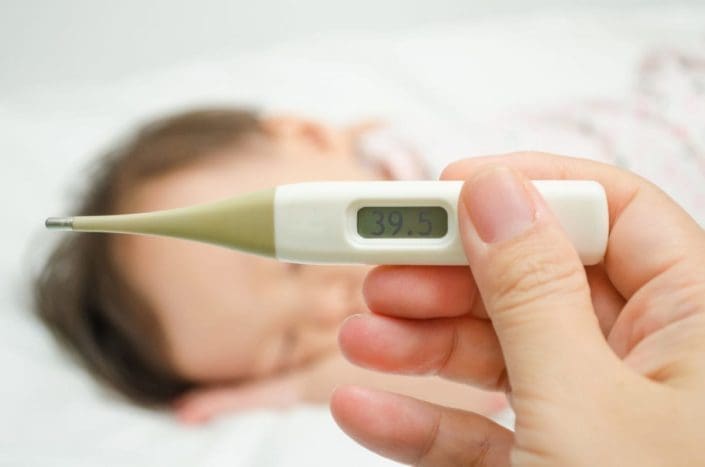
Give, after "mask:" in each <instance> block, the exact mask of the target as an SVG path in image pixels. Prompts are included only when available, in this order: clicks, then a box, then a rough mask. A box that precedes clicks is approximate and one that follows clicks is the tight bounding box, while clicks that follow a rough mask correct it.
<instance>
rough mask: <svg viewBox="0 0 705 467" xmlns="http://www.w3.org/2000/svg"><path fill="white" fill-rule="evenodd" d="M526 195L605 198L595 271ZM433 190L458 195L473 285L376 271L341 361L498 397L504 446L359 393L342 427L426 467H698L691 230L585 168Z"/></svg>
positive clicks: (563, 161)
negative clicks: (590, 184)
mask: <svg viewBox="0 0 705 467" xmlns="http://www.w3.org/2000/svg"><path fill="white" fill-rule="evenodd" d="M494 164H501V165H503V166H507V167H509V168H510V169H507V168H501V167H497V166H496V165H494ZM527 177H528V178H530V179H580V178H584V179H594V180H597V181H599V182H600V183H602V185H603V186H604V187H605V189H606V191H607V196H608V202H609V207H610V226H611V231H610V238H609V245H608V250H607V254H606V257H605V260H604V263H603V264H601V265H598V266H594V267H589V268H587V269H585V268H583V267H582V266H581V264H580V262H579V259H578V256H577V254H576V252H575V250H574V248H573V247H572V245H571V244H570V243H569V242H568V240H567V239H566V237H565V235H564V233H563V231H562V230H561V228H560V226H559V225H558V224H557V222H556V219H555V218H554V217H553V216H552V214H551V212H550V211H549V209H548V208H547V206H546V205H545V204H544V202H543V200H542V199H541V198H540V196H539V195H538V194H537V192H536V191H535V190H534V188H533V186H532V185H531V184H530V183H528V180H527ZM443 178H446V179H465V180H468V181H467V182H466V183H465V185H464V187H463V190H462V193H461V197H460V201H459V223H460V229H461V235H462V238H463V242H464V246H465V252H466V255H467V257H468V261H469V263H470V268H469V269H468V268H462V267H460V268H457V267H456V268H438V267H380V268H377V269H375V270H373V271H372V272H371V273H370V275H369V277H368V279H367V282H366V286H365V295H366V298H367V301H368V304H369V306H370V308H371V309H372V311H373V312H375V313H376V314H372V315H368V316H355V317H352V318H350V319H348V321H346V323H345V324H344V325H343V327H342V328H341V331H340V335H339V340H340V344H341V347H342V349H343V351H344V353H345V354H346V355H347V357H348V358H349V359H350V360H351V361H353V362H355V363H357V364H360V365H363V366H366V367H370V368H376V369H380V370H385V371H389V372H397V373H407V374H438V375H441V376H444V377H446V378H450V379H453V380H457V381H463V382H466V383H468V384H473V385H479V386H482V387H485V388H494V389H504V390H505V391H508V393H509V396H510V400H511V404H512V407H513V408H514V410H515V412H516V428H515V430H516V431H515V432H514V433H512V432H510V431H508V430H505V429H504V428H502V427H500V426H498V425H496V424H494V423H493V422H491V421H489V420H488V419H486V418H484V417H480V416H479V415H476V414H473V413H470V412H466V411H459V410H454V409H447V408H445V407H441V406H437V405H433V404H429V403H425V402H420V401H417V400H415V399H411V398H408V397H403V396H398V395H393V394H389V393H384V392H377V391H371V390H366V389H362V388H358V387H344V388H340V389H338V390H337V391H336V393H335V394H334V395H333V398H332V401H331V408H332V411H333V415H334V416H335V418H336V420H337V421H338V423H339V424H340V425H341V427H342V428H343V429H344V430H345V431H346V432H347V433H348V434H350V435H351V436H352V437H353V438H355V439H356V440H358V441H359V442H360V443H362V444H364V445H365V446H367V447H369V448H370V449H373V450H375V451H377V452H379V453H381V454H383V455H386V456H388V457H391V458H394V459H397V460H399V461H402V462H407V463H414V464H420V465H508V464H511V465H558V466H566V465H600V466H605V465H620V466H632V465H635V466H636V465H639V466H642V465H669V466H675V465H705V451H703V449H702V446H703V445H705V428H704V427H703V420H705V398H704V397H703V393H704V391H705V234H704V233H703V230H702V228H701V227H699V226H698V225H697V224H696V223H695V222H694V221H693V220H692V219H691V218H690V217H689V216H688V215H687V214H686V213H685V212H684V211H683V210H681V209H680V208H679V207H678V206H677V205H676V204H674V203H673V201H672V200H671V199H669V198H668V197H667V196H666V195H665V194H664V193H663V192H661V191H660V190H658V189H657V188H656V187H654V186H653V185H651V184H649V183H648V182H646V181H644V180H642V179H640V178H638V177H637V176H635V175H632V174H630V173H627V172H624V171H621V170H618V169H616V168H613V167H610V166H606V165H602V164H597V163H593V162H588V161H584V160H578V159H569V158H561V157H557V156H550V155H545V154H514V155H509V156H503V157H490V158H479V159H471V160H466V161H462V162H459V163H456V164H453V165H452V166H450V167H449V168H448V169H446V171H445V172H444V177H443ZM470 270H472V274H471V273H470Z"/></svg>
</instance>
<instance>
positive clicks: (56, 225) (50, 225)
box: [44, 217, 73, 230]
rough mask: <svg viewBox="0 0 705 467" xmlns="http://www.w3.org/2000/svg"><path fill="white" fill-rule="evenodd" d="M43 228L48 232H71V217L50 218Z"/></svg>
mask: <svg viewBox="0 0 705 467" xmlns="http://www.w3.org/2000/svg"><path fill="white" fill-rule="evenodd" d="M44 226H45V227H46V228H47V229H49V230H73V217H50V218H48V219H47V220H46V221H45V222H44Z"/></svg>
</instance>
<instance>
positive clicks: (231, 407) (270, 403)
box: [172, 373, 301, 425]
mask: <svg viewBox="0 0 705 467" xmlns="http://www.w3.org/2000/svg"><path fill="white" fill-rule="evenodd" d="M300 398H301V379H300V377H299V375H298V374H296V373H294V374H286V375H279V376H275V377H270V378H266V379H262V380H257V381H248V382H244V383H239V384H237V383H231V384H224V385H219V386H203V387H198V388H196V389H193V390H191V391H189V392H188V393H186V394H185V395H183V396H181V397H180V398H179V399H177V400H176V401H175V402H174V403H173V404H172V408H173V410H174V413H175V415H176V418H177V419H178V420H179V421H181V422H183V423H186V424H189V425H198V424H202V423H206V422H209V421H211V420H212V419H214V418H216V417H220V416H223V415H225V414H228V413H233V412H242V411H245V410H254V409H283V408H287V407H290V406H292V405H294V404H295V403H297V402H299V401H300Z"/></svg>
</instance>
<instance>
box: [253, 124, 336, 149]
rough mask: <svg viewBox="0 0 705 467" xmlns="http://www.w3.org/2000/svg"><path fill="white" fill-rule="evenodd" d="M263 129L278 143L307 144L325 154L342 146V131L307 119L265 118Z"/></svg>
mask: <svg viewBox="0 0 705 467" xmlns="http://www.w3.org/2000/svg"><path fill="white" fill-rule="evenodd" d="M262 127H263V128H264V131H265V132H266V133H267V135H268V136H269V137H270V138H272V139H273V140H275V141H278V142H283V143H290V142H305V143H308V144H311V145H313V146H315V147H316V148H318V149H319V150H321V151H325V152H331V151H332V150H334V149H336V148H337V147H338V145H339V144H340V138H341V132H340V131H338V130H336V129H334V128H331V127H328V126H326V125H324V124H322V123H320V122H315V121H313V120H308V119H305V118H300V117H293V116H272V117H264V118H263V119H262Z"/></svg>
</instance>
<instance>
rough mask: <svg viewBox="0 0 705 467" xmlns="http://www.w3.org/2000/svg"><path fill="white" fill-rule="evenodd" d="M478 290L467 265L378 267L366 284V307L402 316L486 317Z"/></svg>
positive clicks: (390, 314) (371, 272) (370, 274)
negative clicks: (477, 293) (477, 298)
mask: <svg viewBox="0 0 705 467" xmlns="http://www.w3.org/2000/svg"><path fill="white" fill-rule="evenodd" d="M476 291H477V288H476V287H475V281H474V279H473V278H472V274H471V272H470V269H468V268H467V267H465V266H457V267H447V266H379V267H377V268H375V269H373V270H372V271H370V272H369V273H368V275H367V278H366V279H365V285H364V287H363V293H364V296H365V300H366V301H367V306H368V307H369V308H370V310H372V311H373V312H375V313H379V314H384V315H388V316H398V317H403V318H444V317H451V316H462V315H465V314H468V313H472V314H473V316H475V317H477V318H485V319H487V314H486V313H485V311H484V307H483V306H481V305H482V303H481V302H480V301H479V300H477V301H476V300H475V295H476ZM478 302H480V303H478ZM476 305H480V306H476Z"/></svg>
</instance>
